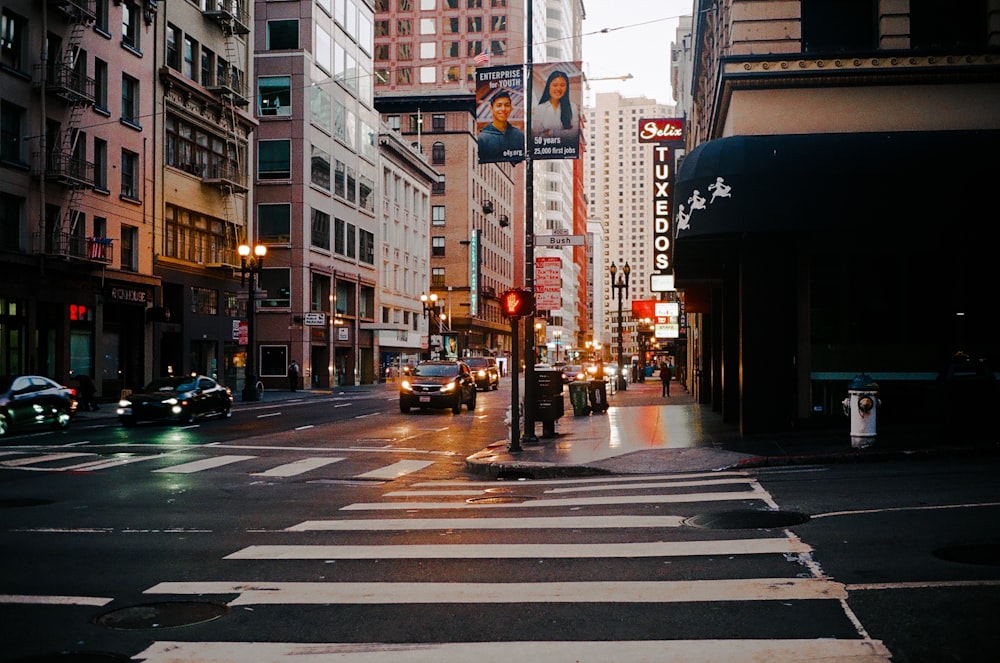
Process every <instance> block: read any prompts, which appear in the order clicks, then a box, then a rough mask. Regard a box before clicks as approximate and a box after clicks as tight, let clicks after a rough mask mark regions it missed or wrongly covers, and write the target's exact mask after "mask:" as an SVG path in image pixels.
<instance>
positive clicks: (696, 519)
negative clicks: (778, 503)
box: [684, 509, 809, 529]
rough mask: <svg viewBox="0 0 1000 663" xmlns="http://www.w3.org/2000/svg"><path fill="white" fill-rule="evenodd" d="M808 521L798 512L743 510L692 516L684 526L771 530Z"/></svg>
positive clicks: (806, 516)
mask: <svg viewBox="0 0 1000 663" xmlns="http://www.w3.org/2000/svg"><path fill="white" fill-rule="evenodd" d="M808 521H809V516H808V515H806V514H804V513H798V512H796V511H757V510H754V509H742V510H737V511H720V512H719V513H703V514H699V515H697V516H691V517H690V518H687V519H685V520H684V524H685V525H690V526H691V527H701V528H703V529H771V528H777V527H791V526H792V525H801V524H802V523H804V522H808Z"/></svg>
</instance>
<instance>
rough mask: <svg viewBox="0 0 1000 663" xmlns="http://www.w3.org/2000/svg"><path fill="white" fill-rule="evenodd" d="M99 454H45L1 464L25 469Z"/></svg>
mask: <svg viewBox="0 0 1000 663" xmlns="http://www.w3.org/2000/svg"><path fill="white" fill-rule="evenodd" d="M95 455H97V454H92V453H81V452H73V451H66V452H63V453H56V454H44V455H41V456H28V457H27V458H15V459H13V460H5V461H0V464H2V465H6V466H7V467H24V466H25V465H38V464H39V463H50V462H52V461H55V460H65V459H67V458H79V457H80V456H95Z"/></svg>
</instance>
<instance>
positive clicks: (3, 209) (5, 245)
mask: <svg viewBox="0 0 1000 663" xmlns="http://www.w3.org/2000/svg"><path fill="white" fill-rule="evenodd" d="M23 206H24V198H18V197H17V196H12V195H10V194H6V193H2V192H0V249H11V250H14V251H17V250H19V249H20V248H21V237H20V229H21V213H22V208H23Z"/></svg>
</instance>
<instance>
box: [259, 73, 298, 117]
mask: <svg viewBox="0 0 1000 663" xmlns="http://www.w3.org/2000/svg"><path fill="white" fill-rule="evenodd" d="M257 113H258V114H260V115H291V114H292V78H291V76H261V77H260V78H258V79H257Z"/></svg>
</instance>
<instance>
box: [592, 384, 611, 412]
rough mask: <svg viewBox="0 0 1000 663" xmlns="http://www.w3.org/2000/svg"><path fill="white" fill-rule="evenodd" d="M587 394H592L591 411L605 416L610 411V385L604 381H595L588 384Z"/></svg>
mask: <svg viewBox="0 0 1000 663" xmlns="http://www.w3.org/2000/svg"><path fill="white" fill-rule="evenodd" d="M587 392H588V393H589V394H590V411H591V412H593V413H594V414H603V413H604V412H607V410H608V383H607V382H606V381H605V380H604V379H603V378H601V379H597V378H595V379H593V380H590V381H588V382H587Z"/></svg>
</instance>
